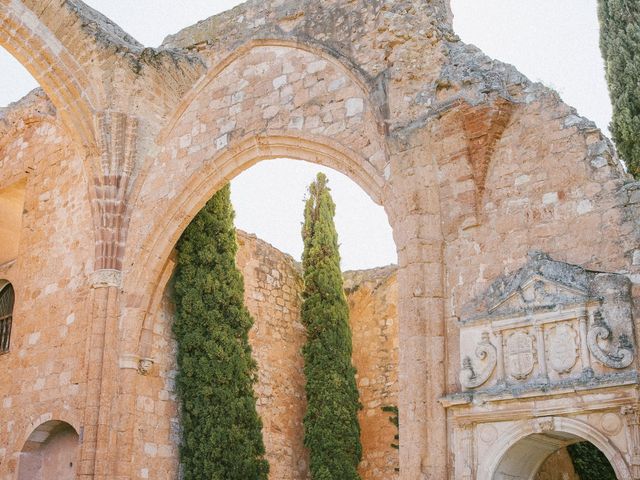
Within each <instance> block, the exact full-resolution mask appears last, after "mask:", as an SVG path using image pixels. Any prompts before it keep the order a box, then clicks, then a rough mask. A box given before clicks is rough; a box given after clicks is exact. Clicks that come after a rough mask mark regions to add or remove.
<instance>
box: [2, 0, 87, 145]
mask: <svg viewBox="0 0 640 480" xmlns="http://www.w3.org/2000/svg"><path fill="white" fill-rule="evenodd" d="M61 10H62V9H60V8H59V9H57V10H56V12H51V13H50V15H51V16H52V17H56V16H58V17H60V16H63V17H64V16H65V15H64V13H63V12H62V11H61ZM0 46H2V47H4V48H5V49H6V50H7V51H8V52H9V53H10V54H11V55H13V56H14V57H15V58H16V59H17V60H18V61H19V62H20V63H21V64H22V65H23V66H24V67H25V68H26V69H27V70H28V71H29V73H30V74H31V75H33V77H34V78H35V79H36V80H37V81H38V83H39V84H40V85H41V86H42V88H43V89H44V91H45V92H46V93H47V95H48V96H49V98H50V99H51V102H52V103H53V104H54V105H55V106H56V108H57V110H58V113H59V114H60V117H61V118H62V121H63V124H64V125H65V126H66V128H67V131H68V132H69V134H70V135H71V136H72V137H73V138H74V139H75V140H76V141H77V142H78V143H79V145H84V146H86V147H89V148H92V147H93V146H94V144H95V140H94V134H93V121H92V113H93V109H94V105H93V103H94V101H95V97H94V95H93V93H92V88H91V85H90V82H89V78H88V76H87V73H86V72H85V70H84V67H83V66H82V65H80V63H79V62H78V61H77V60H76V58H75V57H74V55H73V54H72V53H71V52H69V50H68V49H67V48H66V46H65V45H64V44H63V43H62V42H61V41H60V39H59V38H58V37H57V36H56V34H55V33H54V32H53V31H51V30H50V29H49V27H48V26H47V25H46V24H45V23H44V22H43V21H42V20H41V19H40V18H39V17H38V15H36V14H35V13H34V12H33V11H32V10H31V9H29V8H28V7H27V6H25V4H24V3H23V2H21V1H17V0H3V1H1V2H0Z"/></svg>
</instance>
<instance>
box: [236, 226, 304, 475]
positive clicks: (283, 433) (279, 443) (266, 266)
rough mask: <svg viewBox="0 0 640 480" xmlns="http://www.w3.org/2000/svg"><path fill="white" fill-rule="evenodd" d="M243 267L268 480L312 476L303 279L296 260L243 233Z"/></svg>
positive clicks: (240, 256) (240, 260) (240, 258)
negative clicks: (305, 420)
mask: <svg viewBox="0 0 640 480" xmlns="http://www.w3.org/2000/svg"><path fill="white" fill-rule="evenodd" d="M238 243H239V245H240V249H239V250H238V257H237V258H238V260H237V263H238V268H240V270H242V273H243V275H244V283H245V304H246V306H247V308H248V309H249V311H250V312H251V314H252V316H253V318H254V321H255V323H254V326H253V328H252V329H251V332H250V335H249V342H250V343H251V348H252V349H253V357H254V358H255V359H256V362H257V363H258V383H257V385H256V395H257V397H258V413H259V414H260V416H261V418H262V422H263V438H264V442H265V446H266V449H267V459H268V460H269V464H270V466H271V470H270V475H269V478H272V479H274V480H275V479H283V480H305V479H307V478H309V455H308V453H307V451H306V449H305V448H304V444H303V439H304V429H303V425H302V419H303V417H304V413H305V411H306V397H305V394H304V383H305V379H304V373H303V367H304V363H303V361H302V354H301V349H302V346H303V345H304V342H305V339H306V335H305V329H304V326H303V325H302V323H300V305H301V297H300V294H301V291H302V279H301V276H300V270H299V266H298V265H297V264H296V263H295V262H294V260H293V259H292V258H291V257H289V256H288V255H285V254H283V253H281V252H280V251H278V250H276V249H275V248H273V247H272V246H271V245H269V244H268V243H266V242H264V241H262V240H259V239H257V238H256V237H255V236H250V235H247V234H243V233H239V235H238Z"/></svg>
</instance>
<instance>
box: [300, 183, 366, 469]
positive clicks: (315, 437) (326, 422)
mask: <svg viewBox="0 0 640 480" xmlns="http://www.w3.org/2000/svg"><path fill="white" fill-rule="evenodd" d="M334 214H335V204H334V203H333V200H332V198H331V195H330V193H329V188H328V186H327V177H326V176H325V175H323V174H322V173H319V174H318V176H317V178H316V181H315V182H313V183H312V184H311V185H310V186H309V198H308V199H307V201H306V204H305V209H304V225H303V227H302V239H303V241H304V252H303V255H302V267H303V270H304V292H303V303H302V321H303V323H304V325H305V327H306V329H307V342H306V344H305V346H304V348H303V351H302V353H303V357H304V373H305V376H306V379H307V383H306V393H307V402H308V403H307V413H306V415H305V418H304V427H305V436H304V442H305V445H306V447H307V448H308V449H309V452H310V455H311V465H310V466H311V477H312V479H313V480H354V479H359V478H360V476H359V475H358V472H357V467H358V463H360V459H361V458H362V446H361V444H360V426H359V424H358V410H359V409H360V408H361V406H360V402H359V399H358V390H357V388H356V381H355V368H354V367H353V365H352V363H351V350H352V347H351V330H350V327H349V308H348V305H347V301H346V298H345V295H344V291H343V285H342V272H341V270H340V254H339V252H338V234H337V232H336V229H335V225H334V223H333V217H334Z"/></svg>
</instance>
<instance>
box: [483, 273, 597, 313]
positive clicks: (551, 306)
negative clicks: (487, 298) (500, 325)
mask: <svg viewBox="0 0 640 480" xmlns="http://www.w3.org/2000/svg"><path fill="white" fill-rule="evenodd" d="M588 300H589V297H588V293H587V292H586V291H584V290H581V289H578V288H575V287H571V286H568V285H563V284H562V283H559V282H556V281H553V280H550V279H548V278H545V277H543V276H541V275H531V276H530V277H527V278H526V279H524V281H523V282H522V283H521V284H519V285H517V286H516V287H515V288H514V289H513V290H512V291H511V292H510V293H508V294H507V295H506V296H505V297H503V298H502V299H500V300H499V301H498V302H496V303H494V304H493V305H491V306H490V308H489V310H488V311H487V314H488V315H489V316H491V317H503V316H507V315H518V314H530V313H536V312H544V311H554V310H558V309H561V308H563V307H569V306H574V305H579V304H585V303H586V302H587V301H588Z"/></svg>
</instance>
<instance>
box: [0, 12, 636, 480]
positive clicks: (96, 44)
mask: <svg viewBox="0 0 640 480" xmlns="http://www.w3.org/2000/svg"><path fill="white" fill-rule="evenodd" d="M451 20H452V19H451V11H450V7H449V5H448V0H394V1H388V0H325V1H322V2H317V1H310V0H308V1H307V0H304V1H300V0H249V1H248V2H247V3H245V4H243V5H241V6H239V7H237V8H235V9H233V10H231V11H229V12H226V13H223V14H221V15H217V16H215V17H212V18H209V19H207V20H204V21H202V22H200V23H198V24H197V25H194V26H193V27H190V28H187V29H185V30H183V31H181V32H179V33H177V34H175V35H173V36H170V37H168V38H167V39H166V40H165V42H164V44H163V45H162V46H161V47H160V48H158V49H151V48H144V47H143V46H142V45H140V44H139V43H138V42H137V41H136V40H135V39H134V38H132V37H131V36H129V35H128V34H126V33H125V32H123V31H122V30H121V29H120V28H119V27H118V26H117V25H115V24H113V23H112V22H111V21H109V20H108V19H107V18H105V17H104V16H102V15H101V14H100V13H98V12H96V11H94V10H92V9H91V8H89V7H87V6H86V5H84V4H83V3H82V2H81V1H79V0H47V1H43V0H0V45H1V46H2V47H4V48H6V49H7V50H8V51H9V52H10V53H12V54H13V55H14V56H15V57H16V58H17V59H18V60H19V61H20V62H21V63H22V64H23V65H24V66H25V67H26V68H27V69H28V70H29V71H30V72H31V74H32V75H33V76H34V77H35V78H36V79H37V80H38V82H39V83H40V85H41V87H42V91H36V92H34V93H32V94H31V95H30V96H29V97H27V98H26V99H24V100H22V101H21V102H19V103H17V104H14V105H12V106H10V107H9V108H7V109H4V110H2V111H0V131H1V132H2V133H1V136H0V282H1V283H0V288H3V287H4V286H5V285H7V282H10V283H11V285H12V286H13V288H14V291H15V304H14V308H13V320H12V322H13V327H12V333H11V345H10V348H9V351H8V352H7V353H3V354H2V355H0V389H1V394H2V404H0V478H2V479H3V480H4V479H12V480H13V479H15V478H18V477H19V476H22V475H27V474H28V473H21V472H28V470H29V469H36V470H37V469H38V468H40V472H41V470H42V468H44V467H42V463H43V462H44V460H43V459H47V458H57V459H58V460H59V459H60V458H63V457H61V456H60V455H62V454H61V453H60V452H63V453H64V452H66V451H67V450H66V448H67V447H68V446H69V445H71V446H72V445H74V444H76V445H79V447H78V449H79V453H78V458H77V461H75V462H73V461H71V462H66V463H64V462H63V463H60V465H58V466H57V467H55V468H58V467H59V468H63V467H64V468H70V469H73V471H74V472H75V473H74V474H76V473H77V475H78V478H86V479H89V478H91V479H101V480H106V479H109V480H112V479H120V480H124V479H138V478H153V479H162V478H175V477H176V475H177V459H176V447H177V442H178V441H179V425H178V424H177V422H176V417H175V401H174V396H173V390H172V389H173V382H172V375H173V373H172V370H171V369H172V365H173V350H172V348H171V344H170V338H169V337H170V329H169V327H168V325H169V323H170V315H169V316H168V314H167V312H170V307H169V306H168V305H167V304H166V298H167V297H166V292H167V288H170V283H169V280H170V277H171V273H172V269H173V260H172V250H173V247H174V245H175V243H176V241H177V239H178V238H179V236H180V234H181V232H182V231H183V230H184V228H185V227H186V225H188V223H189V222H190V220H191V219H192V218H193V217H194V215H195V214H196V213H197V212H198V210H199V209H200V208H201V207H202V205H204V203H205V202H206V200H207V199H209V198H210V197H211V196H212V194H213V193H214V192H215V191H216V189H218V188H219V187H220V186H221V185H223V184H224V183H225V182H227V181H228V180H229V179H231V178H233V177H234V176H235V175H237V174H239V173H240V172H241V171H243V170H244V169H246V168H249V167H250V166H251V165H252V164H254V163H255V162H258V161H260V160H264V159H271V158H279V157H286V158H293V159H300V160H307V161H312V162H317V163H319V164H322V165H326V166H329V167H333V168H335V169H337V170H339V171H341V172H343V173H345V174H347V175H348V176H349V177H350V178H352V179H353V180H354V181H355V182H357V183H358V184H359V185H360V186H361V187H362V188H363V189H364V190H365V191H366V192H367V193H368V194H369V195H370V197H371V198H372V199H373V200H374V201H375V202H377V203H379V204H381V205H383V206H384V208H385V210H386V212H387V214H388V217H389V222H390V224H391V227H392V229H393V234H394V238H395V242H396V246H397V250H398V259H399V265H398V269H397V273H395V274H394V275H395V276H397V278H396V280H395V281H396V282H397V326H398V345H399V349H398V351H399V359H398V369H397V378H398V384H397V403H398V406H399V408H400V450H399V464H400V474H399V478H401V479H403V480H423V479H436V480H440V479H465V480H470V479H493V478H496V479H498V478H503V477H507V476H508V477H507V478H530V476H531V475H532V474H533V472H535V471H536V469H537V468H538V466H539V465H540V463H541V462H542V460H544V458H546V456H547V455H548V454H549V453H551V452H552V451H554V450H557V449H558V448H561V447H563V446H564V445H567V444H569V443H572V442H575V441H578V440H589V441H590V442H592V443H593V444H594V445H595V446H597V447H598V448H599V449H600V450H601V451H602V452H603V453H604V454H605V455H606V456H607V458H608V459H609V461H610V463H611V464H612V466H613V467H614V469H615V470H616V473H617V475H618V477H619V478H621V479H640V408H639V406H638V388H637V384H638V381H637V371H638V353H637V351H638V348H637V345H638V337H637V332H638V329H637V328H636V323H637V321H638V318H640V317H639V316H638V315H639V314H640V312H639V311H638V309H637V301H638V297H639V295H640V276H638V275H639V273H640V272H639V265H640V250H639V246H640V242H639V240H640V238H639V233H640V228H639V225H638V219H639V218H640V216H639V212H638V205H639V204H640V186H639V185H638V184H636V183H634V182H632V181H631V179H630V178H629V177H628V176H627V175H626V174H625V173H624V170H623V168H622V166H621V164H620V162H619V161H618V159H617V158H616V155H615V153H614V151H613V149H612V146H611V144H610V143H609V141H608V140H607V139H606V138H605V137H604V136H603V135H602V134H601V133H600V132H599V131H598V130H597V129H596V128H595V126H594V124H593V123H592V122H590V121H588V120H586V119H584V118H582V117H580V116H579V115H577V114H576V112H575V111H574V110H573V109H572V108H570V107H568V106H567V105H565V104H564V103H562V101H561V100H560V99H559V97H558V95H557V94H556V93H555V92H553V91H551V90H549V89H547V88H545V87H544V86H542V85H540V84H535V83H531V82H530V81H529V80H527V79H526V78H525V77H524V76H522V75H521V74H520V73H518V72H517V71H516V70H515V69H514V68H513V67H511V66H509V65H505V64H502V63H500V62H498V61H494V60H492V59H490V58H487V57H486V56H485V55H483V54H482V53H481V52H480V51H478V49H476V48H475V47H473V46H470V45H465V44H464V43H463V42H462V41H460V39H459V38H458V37H457V36H456V35H455V33H454V32H453V31H452V27H451ZM256 201H259V200H258V199H257V200H256ZM168 285H169V287H168ZM253 293H255V294H256V295H257V294H258V292H257V291H256V292H253ZM356 293H357V292H356ZM283 318H284V317H283ZM283 328H284V327H283ZM286 328H291V327H290V326H289V327H286ZM275 333H276V332H275V331H273V332H272V331H269V332H267V333H265V335H267V334H268V335H275ZM372 348H374V349H375V348H377V347H375V346H374V347H372ZM263 354H264V356H265V358H267V357H269V356H270V355H271V354H270V353H269V352H263ZM267 374H268V372H267V373H263V375H267ZM268 386H269V385H268V382H267V383H262V384H261V385H259V388H261V389H262V390H260V391H259V392H258V393H259V397H260V402H261V407H262V408H267V407H268V406H269V402H272V401H273V399H274V398H276V397H274V396H273V395H272V394H271V393H270V392H269V391H268V390H267V389H265V388H266V387H268ZM301 401H302V400H301ZM287 408H290V409H291V412H294V411H296V409H299V408H301V407H300V405H297V406H295V405H293V406H292V405H288V406H287ZM292 414H293V413H292ZM265 425H267V426H269V425H273V422H272V421H271V419H269V418H268V419H267V420H266V421H265ZM290 426H291V428H294V427H295V425H294V424H291V425H290ZM275 427H277V428H279V424H278V425H276V426H275ZM274 432H275V430H270V431H268V432H266V433H265V436H266V437H268V438H270V439H271V440H273V442H275V443H272V445H276V446H277V448H281V449H283V450H287V449H289V450H290V452H289V454H290V455H289V457H290V458H294V457H296V458H297V459H296V467H295V468H298V466H299V464H298V463H297V461H303V460H304V459H303V457H304V452H301V453H296V452H299V445H288V444H286V442H287V441H289V440H288V439H284V437H282V438H281V437H277V435H275V433H274ZM53 437H56V438H58V439H59V441H57V442H54V443H52V442H51V441H50V439H51V438H53ZM281 441H282V442H284V443H282V442H281ZM74 442H75V443H74ZM278 442H281V443H278ZM385 442H386V440H385ZM54 447H55V448H54ZM69 448H71V447H69ZM532 452H533V453H534V454H532ZM38 462H40V464H39V463H38ZM45 463H46V462H45ZM50 463H51V462H50ZM70 464H72V466H70ZM39 465H40V466H39ZM300 465H301V464H300ZM41 467H42V468H41ZM47 468H54V467H52V466H47ZM274 468H281V467H274ZM285 470H286V468H284V469H283V470H282V471H285ZM302 470H303V469H301V471H302ZM289 471H293V470H289ZM41 473H42V472H41ZM21 478H29V477H28V476H26V477H21ZM31 478H36V477H31ZM59 478H63V477H59ZM274 478H275V477H274ZM300 478H303V477H300ZM370 478H374V477H370Z"/></svg>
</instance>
